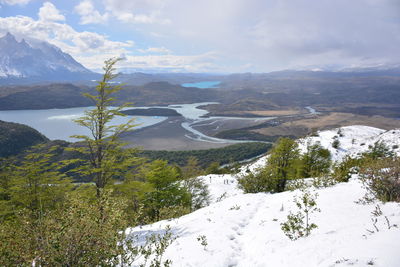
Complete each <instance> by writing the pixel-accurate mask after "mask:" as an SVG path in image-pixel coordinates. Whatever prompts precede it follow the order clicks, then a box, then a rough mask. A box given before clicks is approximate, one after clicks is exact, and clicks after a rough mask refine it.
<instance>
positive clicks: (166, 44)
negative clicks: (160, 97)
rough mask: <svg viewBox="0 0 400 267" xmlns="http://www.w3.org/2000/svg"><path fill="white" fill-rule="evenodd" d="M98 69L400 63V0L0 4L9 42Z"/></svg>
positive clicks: (6, 0)
mask: <svg viewBox="0 0 400 267" xmlns="http://www.w3.org/2000/svg"><path fill="white" fill-rule="evenodd" d="M7 32H10V33H12V34H14V35H16V36H17V37H18V38H23V37H28V38H36V39H41V40H46V41H48V42H50V43H52V44H54V45H56V46H58V47H60V48H61V49H62V50H63V51H64V52H67V53H69V54H71V55H72V56H73V57H74V58H75V59H76V60H77V61H79V62H80V63H82V64H83V65H84V66H85V67H87V68H89V69H92V70H100V69H101V67H102V65H103V62H104V60H106V59H108V58H111V57H116V56H118V57H122V58H124V59H125V60H124V61H123V62H121V64H120V65H121V67H122V68H123V69H125V70H126V71H132V72H133V71H147V72H161V71H162V72H164V71H165V72H205V73H233V72H270V71H278V70H285V69H308V70H319V69H329V70H339V69H343V68H353V67H372V66H381V65H395V64H398V63H400V0H54V1H43V0H0V36H2V35H4V34H5V33H7Z"/></svg>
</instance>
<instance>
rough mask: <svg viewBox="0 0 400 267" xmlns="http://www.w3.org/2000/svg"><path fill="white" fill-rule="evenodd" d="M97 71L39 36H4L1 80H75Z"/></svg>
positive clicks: (0, 45) (0, 49) (1, 40)
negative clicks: (19, 38)
mask: <svg viewBox="0 0 400 267" xmlns="http://www.w3.org/2000/svg"><path fill="white" fill-rule="evenodd" d="M95 75H97V74H95V73H93V72H92V71H90V70H88V69H87V68H85V67H84V66H83V65H82V64H80V63H79V62H77V61H76V60H75V59H74V58H73V57H71V56H70V55H69V54H67V53H64V52H63V51H62V50H61V49H60V48H58V47H56V46H54V45H52V44H50V43H47V42H45V41H40V40H36V39H22V40H21V41H17V39H16V38H15V36H14V35H12V34H11V33H7V34H6V35H4V36H3V37H1V38H0V81H1V82H2V83H13V82H16V81H20V82H23V81H24V80H26V81H27V82H36V81H71V80H80V79H88V78H90V77H93V76H95Z"/></svg>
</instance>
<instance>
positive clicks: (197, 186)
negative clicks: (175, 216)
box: [181, 156, 210, 210]
mask: <svg viewBox="0 0 400 267" xmlns="http://www.w3.org/2000/svg"><path fill="white" fill-rule="evenodd" d="M181 170H182V176H183V186H184V187H185V188H186V190H187V191H188V192H189V194H190V198H191V202H192V206H191V210H196V209H200V208H203V207H205V206H207V205H208V204H209V203H210V193H209V191H208V186H207V185H206V184H205V183H204V181H203V180H202V179H201V178H198V176H200V175H202V174H204V171H203V170H202V168H201V167H200V166H199V164H198V160H197V158H195V157H193V156H191V157H189V159H188V160H187V163H186V165H185V166H183V167H182V169H181Z"/></svg>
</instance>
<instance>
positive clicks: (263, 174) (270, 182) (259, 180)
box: [238, 167, 278, 193]
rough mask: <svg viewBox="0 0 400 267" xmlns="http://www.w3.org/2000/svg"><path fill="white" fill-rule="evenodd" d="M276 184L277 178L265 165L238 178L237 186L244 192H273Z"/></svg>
mask: <svg viewBox="0 0 400 267" xmlns="http://www.w3.org/2000/svg"><path fill="white" fill-rule="evenodd" d="M277 184H278V180H277V179H276V178H275V177H274V176H273V173H272V172H271V170H270V169H268V168H266V167H264V168H263V169H258V170H256V172H255V173H249V174H247V175H245V176H242V177H239V178H238V187H239V188H240V189H242V190H243V191H244V192H245V193H258V192H274V191H275V190H276V187H277Z"/></svg>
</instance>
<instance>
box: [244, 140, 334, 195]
mask: <svg viewBox="0 0 400 267" xmlns="http://www.w3.org/2000/svg"><path fill="white" fill-rule="evenodd" d="M330 166H331V160H330V153H329V151H328V150H327V149H324V148H322V147H321V145H320V144H319V143H316V144H313V145H311V144H307V146H306V151H305V153H303V154H300V152H299V150H298V145H297V143H296V142H295V141H293V140H291V139H289V138H280V139H279V140H278V142H277V143H276V144H275V145H274V147H273V148H272V149H271V151H270V153H269V157H268V160H267V164H266V165H265V166H264V167H263V168H261V169H259V170H258V171H257V172H256V173H249V174H247V175H245V176H243V177H240V178H239V180H238V182H239V187H240V188H242V189H243V190H244V191H245V192H247V193H257V192H274V193H278V192H283V191H285V190H286V189H287V182H288V181H289V180H294V179H299V178H308V177H317V176H321V175H325V174H327V173H328V172H329V170H330Z"/></svg>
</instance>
